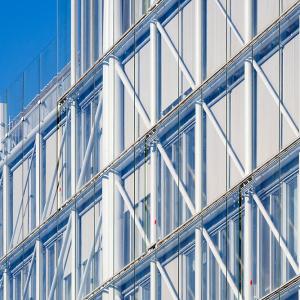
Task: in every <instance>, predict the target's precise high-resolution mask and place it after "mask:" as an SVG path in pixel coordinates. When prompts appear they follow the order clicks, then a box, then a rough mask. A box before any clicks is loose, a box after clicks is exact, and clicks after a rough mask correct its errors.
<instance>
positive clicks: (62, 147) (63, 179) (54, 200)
mask: <svg viewBox="0 0 300 300" xmlns="http://www.w3.org/2000/svg"><path fill="white" fill-rule="evenodd" d="M59 113H60V115H59V116H58V119H57V126H56V127H54V128H51V129H50V131H49V132H48V133H47V134H44V135H43V141H42V148H43V152H42V155H43V157H42V161H43V165H42V170H41V172H42V176H41V179H42V189H41V195H42V197H41V206H42V208H41V219H42V220H45V219H46V218H47V217H48V216H49V215H50V214H53V213H54V212H55V211H56V210H57V209H59V208H60V207H61V206H62V205H63V203H64V202H65V201H66V200H67V199H68V198H69V197H70V195H71V173H70V172H71V152H70V151H71V142H70V139H71V136H70V132H71V126H70V108H67V109H66V110H65V109H62V110H61V111H60V112H58V114H59Z"/></svg>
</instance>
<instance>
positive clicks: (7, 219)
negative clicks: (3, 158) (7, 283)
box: [2, 164, 12, 254]
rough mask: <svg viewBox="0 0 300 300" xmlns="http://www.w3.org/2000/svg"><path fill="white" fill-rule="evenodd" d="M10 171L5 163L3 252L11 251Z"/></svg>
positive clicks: (3, 174)
mask: <svg viewBox="0 0 300 300" xmlns="http://www.w3.org/2000/svg"><path fill="white" fill-rule="evenodd" d="M9 173H10V171H9V166H8V165H7V164H5V165H4V166H3V170H2V176H3V254H6V253H7V252H8V251H9V245H10V236H11V225H12V221H11V220H12V218H11V203H10V197H9V196H10V195H9V194H10V192H9V190H10V179H9V176H10V174H9Z"/></svg>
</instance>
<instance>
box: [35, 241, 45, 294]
mask: <svg viewBox="0 0 300 300" xmlns="http://www.w3.org/2000/svg"><path fill="white" fill-rule="evenodd" d="M43 266H44V259H43V245H42V242H41V241H40V240H37V241H36V260H35V268H36V272H35V282H36V286H35V288H36V299H43V298H44V295H43V294H44V288H43V287H44V280H43V278H44V274H43V272H44V268H43ZM46 270H48V269H46Z"/></svg>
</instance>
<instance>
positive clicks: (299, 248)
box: [295, 20, 300, 299]
mask: <svg viewBox="0 0 300 300" xmlns="http://www.w3.org/2000/svg"><path fill="white" fill-rule="evenodd" d="M299 24H300V20H299ZM296 209H297V214H296V216H297V220H296V224H295V225H296V236H297V241H296V243H297V263H298V269H299V270H300V153H299V154H298V176H297V203H296ZM298 299H300V289H298Z"/></svg>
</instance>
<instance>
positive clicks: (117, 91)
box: [102, 0, 124, 300]
mask: <svg viewBox="0 0 300 300" xmlns="http://www.w3.org/2000/svg"><path fill="white" fill-rule="evenodd" d="M103 8H104V15H103V50H104V52H105V51H106V50H107V49H109V48H110V47H111V46H112V45H113V43H114V41H115V40H116V39H117V38H119V37H120V34H121V33H122V3H121V1H120V0H104V7H103ZM117 64H119V62H118V61H117V60H116V58H114V57H109V58H108V60H107V61H106V62H105V63H104V65H103V110H102V112H103V128H102V130H103V133H102V137H103V138H102V141H103V146H105V147H106V149H105V151H103V164H104V165H107V164H109V163H110V162H111V161H112V160H113V159H114V158H115V156H116V155H119V154H120V152H121V151H122V150H123V144H124V141H123V138H124V134H123V131H122V130H123V117H124V109H123V87H122V84H121V81H120V79H119V78H118V77H117V74H116V65H117ZM116 180H118V181H121V178H120V176H119V174H117V173H115V172H114V171H113V170H109V171H108V173H107V174H106V175H105V176H104V178H103V179H102V201H103V206H102V209H103V214H102V216H103V230H102V233H103V237H102V238H103V258H104V259H107V258H109V259H108V261H106V263H105V264H103V280H104V281H105V280H107V279H108V278H110V277H111V276H113V274H114V273H115V272H117V271H119V270H120V268H121V267H122V265H123V255H122V250H123V238H122V228H123V227H122V220H121V217H120V216H122V215H123V208H122V202H123V201H122V199H121V196H120V194H119V193H118V192H117V191H116V187H115V181H116ZM120 183H121V182H120ZM111 233H112V234H111ZM120 297H121V295H120V293H119V291H118V289H117V288H116V287H113V286H112V287H110V288H109V291H108V293H106V294H105V295H104V299H114V300H116V299H119V298H120Z"/></svg>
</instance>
